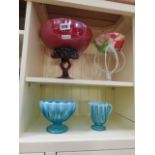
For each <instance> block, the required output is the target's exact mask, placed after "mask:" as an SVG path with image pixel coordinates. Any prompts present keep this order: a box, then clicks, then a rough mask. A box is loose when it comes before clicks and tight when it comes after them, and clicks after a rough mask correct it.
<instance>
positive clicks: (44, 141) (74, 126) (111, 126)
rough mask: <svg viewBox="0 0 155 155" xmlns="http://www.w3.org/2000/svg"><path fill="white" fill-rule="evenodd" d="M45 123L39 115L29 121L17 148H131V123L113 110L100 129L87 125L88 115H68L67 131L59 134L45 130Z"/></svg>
mask: <svg viewBox="0 0 155 155" xmlns="http://www.w3.org/2000/svg"><path fill="white" fill-rule="evenodd" d="M49 124H50V122H48V121H46V119H45V118H43V117H42V118H41V119H39V120H38V121H36V122H35V123H33V124H32V126H30V128H29V129H28V130H27V131H25V132H24V133H23V134H22V136H21V137H20V150H21V151H22V152H24V151H30V152H34V151H36V150H37V151H38V152H42V151H44V150H46V151H47V152H48V151H49V152H50V151H75V150H90V149H91V150H96V149H110V148H112V149H115V148H116V149H118V148H120V149H122V148H134V123H133V122H132V121H129V120H127V119H125V118H123V117H120V116H119V115H117V114H113V116H111V117H110V119H109V121H108V122H107V125H106V127H107V130H105V131H103V132H98V131H94V130H92V129H91V128H90V125H91V120H90V117H88V116H74V117H72V118H71V119H70V120H69V121H67V122H66V123H65V124H66V125H68V127H69V131H68V132H66V133H63V134H49V133H48V132H47V131H46V127H47V126H48V125H49ZM24 146H27V147H26V148H25V147H24Z"/></svg>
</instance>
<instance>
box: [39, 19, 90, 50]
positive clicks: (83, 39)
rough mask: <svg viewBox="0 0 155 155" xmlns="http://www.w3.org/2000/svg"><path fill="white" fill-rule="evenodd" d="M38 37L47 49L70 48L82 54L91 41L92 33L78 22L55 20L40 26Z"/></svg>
mask: <svg viewBox="0 0 155 155" xmlns="http://www.w3.org/2000/svg"><path fill="white" fill-rule="evenodd" d="M40 37H41V38H42V41H43V42H44V44H45V45H46V46H47V47H49V48H52V49H55V48H59V47H71V48H75V49H78V52H83V51H84V50H85V49H86V48H87V46H88V45H89V42H90V41H91V39H92V31H91V29H90V28H89V27H88V26H87V25H86V24H84V23H82V22H80V21H77V20H74V19H69V18H55V19H50V20H48V21H47V22H45V23H44V24H43V25H42V26H41V29H40Z"/></svg>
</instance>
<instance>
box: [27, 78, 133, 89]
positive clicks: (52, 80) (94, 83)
mask: <svg viewBox="0 0 155 155" xmlns="http://www.w3.org/2000/svg"><path fill="white" fill-rule="evenodd" d="M26 82H30V83H40V84H65V85H66V84H67V85H87V86H101V87H102V86H111V87H133V86H134V84H133V82H121V81H104V80H103V81H102V80H81V79H59V78H57V79H56V78H45V77H27V78H26Z"/></svg>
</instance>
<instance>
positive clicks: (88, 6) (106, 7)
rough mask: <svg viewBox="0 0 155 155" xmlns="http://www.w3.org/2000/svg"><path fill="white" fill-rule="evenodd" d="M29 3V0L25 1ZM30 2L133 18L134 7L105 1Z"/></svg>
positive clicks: (53, 0)
mask: <svg viewBox="0 0 155 155" xmlns="http://www.w3.org/2000/svg"><path fill="white" fill-rule="evenodd" d="M27 1H30V0H27ZM31 1H32V2H38V3H39V2H40V3H46V4H52V5H57V6H66V7H72V8H78V9H84V10H90V11H98V12H107V13H114V14H120V15H129V16H133V15H134V13H135V7H134V6H133V5H129V4H123V3H116V2H111V1H105V0H95V1H92V0H78V1H73V0H44V1H43V0H31Z"/></svg>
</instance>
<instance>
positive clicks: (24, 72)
mask: <svg viewBox="0 0 155 155" xmlns="http://www.w3.org/2000/svg"><path fill="white" fill-rule="evenodd" d="M109 4H111V5H109ZM124 6H126V7H124ZM65 16H67V17H70V18H75V17H76V19H77V20H80V21H83V22H85V23H86V24H87V25H89V26H90V27H91V29H92V31H93V35H94V37H95V36H97V35H98V34H100V33H101V32H121V33H123V34H124V35H125V36H126V42H125V45H124V52H125V54H126V59H127V64H126V66H125V68H124V70H123V71H122V72H120V73H118V74H116V75H114V76H113V79H112V81H106V80H105V77H104V76H103V73H101V72H99V71H97V70H96V67H95V65H94V63H93V62H94V56H95V55H96V53H98V52H97V49H96V48H95V45H94V43H93V41H92V42H91V43H90V45H89V47H88V49H86V51H85V52H84V53H83V55H82V56H81V57H80V58H79V59H78V60H77V61H74V62H73V65H72V68H71V70H70V75H71V76H72V77H73V78H74V79H60V78H56V77H59V76H60V74H61V70H60V68H59V64H58V61H57V60H54V59H51V57H50V56H48V54H49V53H50V52H51V49H48V48H47V47H46V46H44V45H43V44H42V43H41V40H40V37H39V33H38V32H39V29H40V26H41V25H42V23H43V22H44V21H46V20H47V19H49V18H55V17H65ZM20 33H21V34H20V36H22V37H23V49H22V59H21V73H20V100H19V102H20V146H19V147H20V152H21V153H23V154H21V155H55V154H57V155H133V154H134V150H132V149H133V148H134V107H135V103H134V6H132V5H131V6H130V5H126V4H117V3H114V2H110V1H109V2H107V1H101V0H94V1H86V2H85V1H82V0H79V1H71V0H69V1H68V0H61V1H60V0H55V1H52V0H44V1H43V0H29V1H28V2H27V11H26V19H25V28H24V31H20ZM100 59H101V62H100V65H101V66H102V65H103V64H104V62H103V61H102V57H100V58H99V61H100ZM111 65H113V64H111ZM44 98H49V99H58V98H59V99H61V98H63V99H75V100H76V101H77V102H78V108H77V110H76V112H75V115H74V116H73V117H72V118H71V119H69V120H68V121H66V122H65V124H66V125H67V126H68V127H69V130H68V132H67V133H65V134H60V135H53V134H49V133H47V131H46V127H47V126H48V125H49V124H50V122H48V121H47V120H46V119H45V118H43V117H42V115H41V113H40V109H39V106H38V101H39V100H40V99H44ZM92 100H96V101H107V102H110V103H112V105H113V112H112V116H111V117H110V119H109V121H108V122H107V124H106V127H107V130H106V131H105V132H95V131H93V130H91V127H90V126H91V124H92V122H91V119H90V109H89V107H88V104H87V103H88V102H89V101H92ZM127 148H128V149H127ZM90 149H92V150H96V151H84V150H90ZM80 150H83V152H80ZM97 150H98V151H97ZM99 150H106V151H99ZM24 152H27V153H24ZM32 152H40V153H32ZM53 152H54V153H53ZM55 152H57V153H55Z"/></svg>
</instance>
